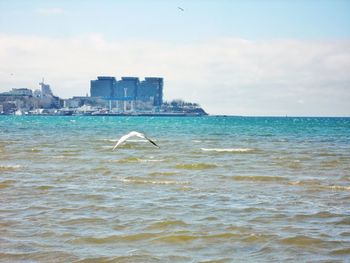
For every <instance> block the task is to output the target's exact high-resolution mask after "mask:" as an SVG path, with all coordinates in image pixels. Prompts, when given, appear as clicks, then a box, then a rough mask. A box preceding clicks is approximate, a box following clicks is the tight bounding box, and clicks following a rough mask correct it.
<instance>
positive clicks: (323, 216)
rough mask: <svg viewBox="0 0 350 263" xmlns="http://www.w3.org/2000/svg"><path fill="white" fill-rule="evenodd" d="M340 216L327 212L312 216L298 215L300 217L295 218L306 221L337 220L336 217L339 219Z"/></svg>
mask: <svg viewBox="0 0 350 263" xmlns="http://www.w3.org/2000/svg"><path fill="white" fill-rule="evenodd" d="M341 216H342V215H339V214H334V213H330V212H327V211H321V212H318V213H314V214H300V215H296V216H295V218H296V219H308V218H321V219H322V218H324V219H326V218H337V217H341Z"/></svg>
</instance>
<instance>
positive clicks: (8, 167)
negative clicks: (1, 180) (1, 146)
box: [0, 165, 22, 171]
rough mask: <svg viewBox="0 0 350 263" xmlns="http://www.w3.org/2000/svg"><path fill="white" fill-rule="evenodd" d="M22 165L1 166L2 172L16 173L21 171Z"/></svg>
mask: <svg viewBox="0 0 350 263" xmlns="http://www.w3.org/2000/svg"><path fill="white" fill-rule="evenodd" d="M21 167H22V166H21V165H0V171H14V170H18V169H20V168H21Z"/></svg>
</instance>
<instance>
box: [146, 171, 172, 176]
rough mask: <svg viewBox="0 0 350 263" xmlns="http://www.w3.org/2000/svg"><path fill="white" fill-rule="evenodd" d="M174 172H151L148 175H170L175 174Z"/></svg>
mask: <svg viewBox="0 0 350 263" xmlns="http://www.w3.org/2000/svg"><path fill="white" fill-rule="evenodd" d="M175 174H176V173H175V172H153V173H150V174H149V175H150V176H171V175H175Z"/></svg>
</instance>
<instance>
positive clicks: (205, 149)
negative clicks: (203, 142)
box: [201, 148, 255, 153]
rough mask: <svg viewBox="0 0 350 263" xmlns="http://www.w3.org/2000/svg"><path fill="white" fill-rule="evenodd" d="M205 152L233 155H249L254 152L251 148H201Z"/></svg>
mask: <svg viewBox="0 0 350 263" xmlns="http://www.w3.org/2000/svg"><path fill="white" fill-rule="evenodd" d="M201 150H202V151H203V152H231V153H248V152H254V151H255V150H254V149H251V148H201Z"/></svg>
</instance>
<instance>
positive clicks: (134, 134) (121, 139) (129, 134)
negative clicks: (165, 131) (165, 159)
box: [112, 131, 160, 151]
mask: <svg viewBox="0 0 350 263" xmlns="http://www.w3.org/2000/svg"><path fill="white" fill-rule="evenodd" d="M133 136H137V137H140V138H143V139H146V140H148V141H149V142H150V143H152V144H153V145H154V146H156V147H158V148H160V147H159V146H158V145H157V144H156V143H155V142H154V141H152V140H151V139H150V138H147V137H146V136H145V135H144V134H143V133H141V132H136V131H132V132H129V133H128V134H126V135H124V136H122V137H120V139H119V140H118V142H117V144H116V145H115V146H114V148H113V150H112V151H114V150H115V149H116V148H117V147H118V146H119V145H121V144H122V143H123V142H125V141H126V140H128V139H129V138H130V137H133Z"/></svg>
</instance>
